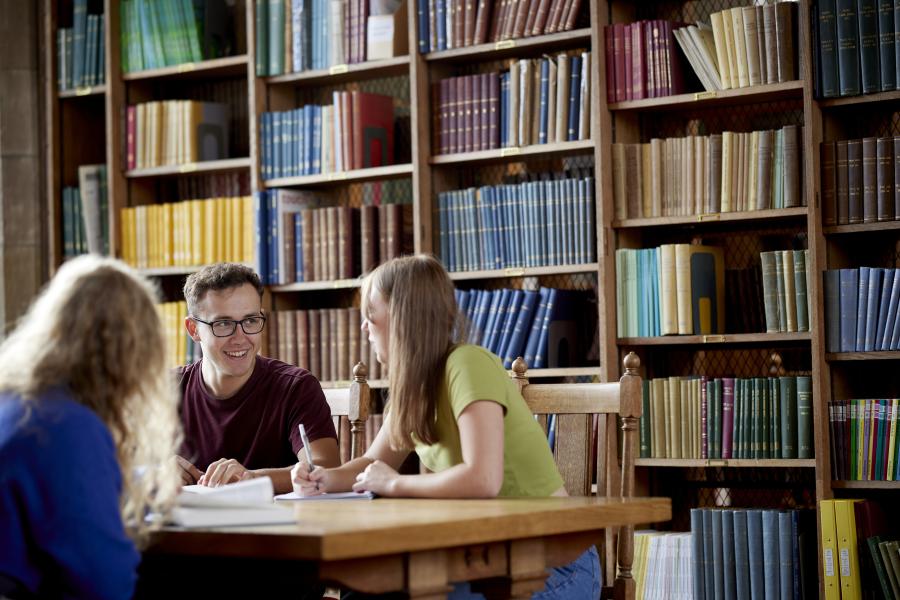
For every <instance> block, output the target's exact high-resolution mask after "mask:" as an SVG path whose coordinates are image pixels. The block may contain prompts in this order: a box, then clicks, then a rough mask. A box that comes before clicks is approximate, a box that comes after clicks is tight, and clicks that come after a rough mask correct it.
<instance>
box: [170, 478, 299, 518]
mask: <svg viewBox="0 0 900 600" xmlns="http://www.w3.org/2000/svg"><path fill="white" fill-rule="evenodd" d="M272 496H273V490H272V480H271V479H269V478H268V477H258V478H256V479H248V480H247V481H240V482H238V483H230V484H228V485H223V486H221V487H215V488H211V487H206V486H202V485H186V486H184V487H183V488H182V491H181V493H180V494H179V495H178V498H177V500H176V502H175V507H174V508H173V509H172V512H171V513H170V515H169V521H170V522H171V523H172V524H173V525H179V526H181V527H188V528H190V527H237V526H245V525H276V524H283V523H295V522H296V517H295V516H294V511H293V510H291V509H290V508H288V507H285V506H276V505H275V504H273V503H272Z"/></svg>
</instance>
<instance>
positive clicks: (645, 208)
mask: <svg viewBox="0 0 900 600" xmlns="http://www.w3.org/2000/svg"><path fill="white" fill-rule="evenodd" d="M652 198H653V173H652V172H651V157H650V144H641V214H640V216H642V217H649V216H652V214H653V200H652Z"/></svg>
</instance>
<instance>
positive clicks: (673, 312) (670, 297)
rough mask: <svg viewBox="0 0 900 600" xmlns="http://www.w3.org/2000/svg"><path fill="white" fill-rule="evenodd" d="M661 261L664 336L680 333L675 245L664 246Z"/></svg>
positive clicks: (660, 318)
mask: <svg viewBox="0 0 900 600" xmlns="http://www.w3.org/2000/svg"><path fill="white" fill-rule="evenodd" d="M657 254H658V260H659V269H658V272H659V325H660V333H661V334H662V335H675V334H677V333H678V300H677V299H676V293H675V289H676V288H675V245H674V244H663V245H662V246H660V247H659V251H658V253H657Z"/></svg>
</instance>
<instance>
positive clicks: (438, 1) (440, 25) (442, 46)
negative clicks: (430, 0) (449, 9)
mask: <svg viewBox="0 0 900 600" xmlns="http://www.w3.org/2000/svg"><path fill="white" fill-rule="evenodd" d="M434 4H435V9H436V10H435V13H436V17H435V25H436V26H437V49H438V50H446V49H447V15H446V12H445V11H446V4H445V0H435V2H434ZM429 43H430V42H429Z"/></svg>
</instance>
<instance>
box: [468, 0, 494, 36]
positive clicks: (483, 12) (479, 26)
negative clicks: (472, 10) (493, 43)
mask: <svg viewBox="0 0 900 600" xmlns="http://www.w3.org/2000/svg"><path fill="white" fill-rule="evenodd" d="M493 6H494V2H492V0H479V1H478V12H477V14H476V15H475V39H474V40H473V43H474V44H483V43H485V42H486V41H487V34H488V23H490V18H491V7H493Z"/></svg>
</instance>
